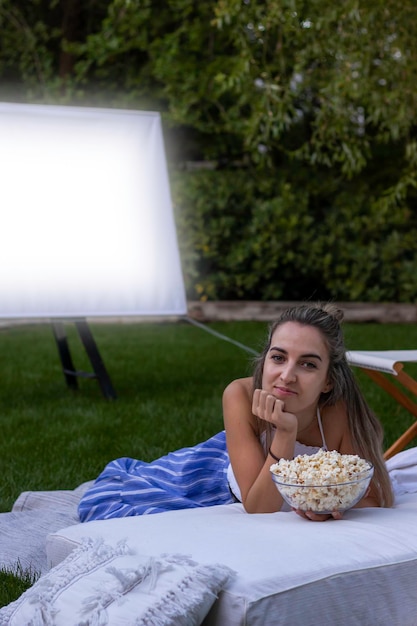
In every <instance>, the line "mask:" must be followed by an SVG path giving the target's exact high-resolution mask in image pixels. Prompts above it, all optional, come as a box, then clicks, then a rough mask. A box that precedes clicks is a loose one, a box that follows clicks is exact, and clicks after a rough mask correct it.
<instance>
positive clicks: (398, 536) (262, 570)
mask: <svg viewBox="0 0 417 626" xmlns="http://www.w3.org/2000/svg"><path fill="white" fill-rule="evenodd" d="M416 519H417V494H415V493H413V494H407V495H404V496H401V497H400V498H399V499H398V502H397V505H396V507H395V508H393V509H376V508H369V509H355V510H351V511H349V512H348V513H346V514H345V516H344V517H343V519H342V520H338V521H335V520H329V521H327V522H325V523H313V522H308V521H306V520H304V519H301V518H300V517H298V516H297V515H296V514H295V513H283V512H281V513H272V514H261V515H249V514H247V513H245V512H244V510H243V508H242V505H240V504H232V505H223V506H217V507H209V508H204V509H190V510H183V511H171V512H167V513H161V514H156V515H145V516H141V517H128V518H120V519H112V520H106V521H94V522H88V523H86V524H77V525H75V526H71V527H68V528H65V529H63V530H61V531H59V532H55V533H52V534H51V535H49V537H48V539H47V558H48V562H49V564H50V565H51V566H54V565H56V564H57V563H59V562H60V561H61V560H62V559H64V558H66V557H67V555H68V554H70V553H71V551H72V550H73V549H74V548H75V547H77V546H79V545H80V544H81V542H82V540H83V538H85V537H88V538H90V539H93V540H96V539H99V538H102V539H103V540H104V541H105V542H106V543H108V544H110V545H117V544H118V542H120V541H121V540H126V541H127V542H128V544H129V545H130V546H131V547H132V548H134V549H135V550H136V551H137V552H138V553H140V554H150V555H152V554H153V555H159V554H161V552H168V553H181V554H188V555H190V557H192V558H193V559H195V560H196V561H197V562H199V563H201V564H209V563H213V562H216V563H223V564H224V565H226V566H227V567H229V568H231V569H232V570H233V571H235V572H237V576H236V578H234V579H233V580H230V581H229V582H228V583H227V585H226V587H225V589H224V590H223V591H222V593H221V594H220V596H219V599H218V600H217V601H216V602H215V604H214V605H213V607H212V609H211V611H210V613H209V615H208V616H207V618H206V620H205V621H204V624H205V625H207V626H208V625H210V626H213V625H216V626H226V625H227V626H238V625H241V624H245V623H247V624H250V625H251V626H258V625H259V626H261V625H262V626H268V625H271V626H276V625H277V624H291V626H298V624H300V625H302V626H305V624H306V623H312V622H311V620H312V616H313V617H314V620H315V623H316V622H317V623H320V624H322V625H327V624H328V625H329V626H330V625H332V626H333V625H334V624H335V623H345V624H349V625H355V624H358V626H364V625H366V624H378V625H385V624H386V625H387V626H388V625H390V626H391V625H392V624H394V623H395V624H401V625H402V626H407V625H410V626H411V625H413V626H415V624H416V614H417V585H416V584H415V571H416V567H417V533H416V531H415V528H416ZM245 620H246V621H245Z"/></svg>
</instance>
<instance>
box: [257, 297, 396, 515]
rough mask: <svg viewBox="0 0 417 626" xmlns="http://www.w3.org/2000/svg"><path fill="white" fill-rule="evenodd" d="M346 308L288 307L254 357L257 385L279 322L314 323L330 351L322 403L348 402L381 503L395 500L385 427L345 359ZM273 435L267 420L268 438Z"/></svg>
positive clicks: (358, 446)
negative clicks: (387, 463)
mask: <svg viewBox="0 0 417 626" xmlns="http://www.w3.org/2000/svg"><path fill="white" fill-rule="evenodd" d="M342 320H343V311H341V310H340V309H339V308H338V307H336V306H335V305H334V304H331V303H326V304H319V303H317V304H302V305H299V306H294V307H290V308H288V309H286V310H285V311H284V312H283V313H282V314H281V316H280V317H279V318H278V319H277V320H276V321H275V322H274V323H273V324H271V326H270V328H269V334H268V339H267V342H266V344H265V347H264V349H263V350H262V352H261V353H260V355H259V356H258V357H257V358H256V359H255V363H254V365H255V367H254V373H253V384H254V389H261V388H262V376H263V368H264V363H265V358H266V355H267V353H268V351H269V348H270V346H271V340H272V335H273V333H274V332H275V330H276V329H277V328H278V326H281V325H282V324H285V323H287V322H297V323H298V324H303V325H305V326H314V328H317V330H318V331H319V332H320V333H321V335H322V337H323V339H324V341H325V343H326V345H327V348H328V351H329V372H328V376H329V381H330V382H331V384H332V388H331V390H330V391H328V392H326V393H322V395H321V397H320V400H319V406H320V408H323V407H324V406H326V405H334V404H336V403H337V402H339V401H340V400H343V402H344V403H345V405H346V410H347V415H348V419H349V425H350V430H351V436H352V441H353V445H354V447H355V449H356V450H357V454H358V455H359V456H361V457H363V458H365V459H367V460H369V461H370V462H371V463H373V466H374V482H375V485H376V487H377V490H378V494H379V504H380V506H385V507H390V506H392V504H393V493H392V487H391V481H390V479H389V476H388V472H387V470H386V466H385V462H384V458H383V429H382V425H381V422H380V421H379V419H378V418H377V417H376V415H375V414H374V412H373V411H372V410H371V408H370V407H369V406H368V404H367V402H366V400H365V398H364V396H363V394H362V391H361V390H360V388H359V386H358V383H357V381H356V379H355V376H354V374H353V372H352V370H351V368H350V366H349V364H348V362H347V360H346V348H345V342H344V337H343V332H342V328H341V321H342ZM271 436H272V433H271V428H270V425H269V423H268V424H267V439H269V438H270V437H271Z"/></svg>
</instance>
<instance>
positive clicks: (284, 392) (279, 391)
mask: <svg viewBox="0 0 417 626" xmlns="http://www.w3.org/2000/svg"><path fill="white" fill-rule="evenodd" d="M296 393H297V392H296V391H293V390H292V389H288V388H287V387H274V395H275V396H286V397H288V396H295V395H296Z"/></svg>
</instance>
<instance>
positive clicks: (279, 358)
mask: <svg viewBox="0 0 417 626" xmlns="http://www.w3.org/2000/svg"><path fill="white" fill-rule="evenodd" d="M271 358H272V360H273V361H275V362H276V363H282V362H283V360H284V357H283V356H282V354H273V355H272V357H271Z"/></svg>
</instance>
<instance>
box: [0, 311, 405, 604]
mask: <svg viewBox="0 0 417 626" xmlns="http://www.w3.org/2000/svg"><path fill="white" fill-rule="evenodd" d="M90 328H91V330H92V332H93V335H94V338H95V340H96V342H97V345H98V348H99V350H100V353H101V356H102V358H103V361H104V363H105V365H106V367H107V369H108V372H109V374H110V377H111V380H112V383H113V386H114V388H115V390H116V393H117V395H118V398H117V399H116V400H111V401H109V400H106V399H105V398H104V397H103V396H102V394H101V391H100V388H99V386H98V383H97V381H95V380H88V379H79V389H78V390H77V391H73V390H71V389H69V388H68V387H67V386H66V383H65V380H64V376H63V373H62V369H61V364H60V361H59V357H58V352H57V348H56V345H55V340H54V337H53V334H52V329H51V327H50V326H49V325H35V324H34V325H27V326H17V327H14V328H4V329H1V330H0V363H1V366H0V368H1V369H0V420H1V427H2V428H1V432H2V437H1V438H0V463H1V483H0V510H1V511H9V510H10V509H11V507H12V505H13V502H14V501H15V500H16V498H17V497H18V495H19V494H20V493H21V492H22V491H27V490H47V489H72V488H74V487H76V486H77V485H79V484H80V483H82V482H84V481H86V480H90V479H92V478H94V477H95V476H96V475H97V474H98V473H99V472H100V471H101V470H102V468H103V467H104V465H105V464H106V463H107V462H108V461H110V460H111V459H114V458H117V457H119V456H132V457H135V458H140V459H143V460H147V461H149V460H152V459H154V458H156V457H158V456H160V455H162V454H165V453H167V452H168V451H170V450H173V449H176V448H179V447H183V446H189V445H193V444H195V443H197V442H199V441H202V440H204V439H206V438H208V437H210V436H211V435H213V434H214V433H216V432H218V431H219V430H220V429H222V427H223V422H222V411H221V395H222V391H223V389H224V387H225V386H226V385H227V383H228V382H229V381H231V380H232V379H233V378H236V377H240V376H246V375H248V374H249V373H250V371H251V362H252V358H253V357H252V355H251V354H249V353H248V352H246V351H244V350H242V349H241V348H239V347H237V346H236V345H234V344H232V343H230V342H226V341H222V340H220V339H218V338H217V337H214V336H213V335H212V334H209V333H206V332H204V330H202V329H200V328H197V327H195V326H192V325H190V324H188V323H186V322H179V323H158V324H157V323H142V324H130V323H124V324H115V325H111V324H108V323H98V324H94V325H90ZM210 328H212V329H214V330H216V331H217V332H220V333H222V334H224V335H226V336H227V337H230V338H231V339H234V340H236V341H238V342H240V343H242V344H244V345H246V346H248V347H250V348H252V349H254V350H259V349H260V347H261V345H262V343H263V341H264V339H265V337H266V330H267V325H266V324H265V323H261V322H228V323H225V322H224V323H222V322H217V323H213V324H210ZM66 330H67V334H68V338H69V343H70V347H71V352H72V356H73V360H74V364H75V366H76V368H77V369H80V370H85V371H91V366H90V363H89V361H88V359H87V356H86V354H85V351H84V349H83V347H82V345H81V342H80V341H79V339H78V335H77V334H76V331H75V328H74V326H73V325H72V324H68V325H66ZM345 335H346V343H347V347H348V349H352V350H355V349H357V350H372V349H380V350H383V349H393V348H396V349H411V348H415V347H416V346H417V326H415V325H407V324H392V325H378V324H347V325H346V326H345ZM408 370H409V371H410V373H411V374H412V375H414V376H417V365H416V364H414V365H413V366H411V367H410V368H408ZM355 372H357V375H358V379H359V382H360V384H361V386H362V388H363V391H364V393H365V396H366V397H367V399H368V401H369V403H370V404H371V406H372V407H373V409H374V410H375V411H376V413H377V414H378V415H379V417H380V419H381V421H382V423H383V425H384V429H385V437H386V440H385V446H386V447H388V446H389V445H390V444H391V443H392V442H393V441H394V440H395V439H396V438H397V437H398V436H399V434H400V433H401V432H402V431H403V430H404V429H405V428H406V427H407V426H408V425H410V424H411V423H412V417H411V416H410V414H409V413H407V412H406V411H405V410H404V409H402V408H401V407H399V406H398V405H397V404H396V403H395V401H394V400H393V399H391V398H390V397H389V396H388V395H387V394H386V393H385V392H384V391H383V390H381V389H380V388H379V387H377V386H376V385H375V384H374V383H373V382H372V381H371V380H369V379H368V378H367V377H366V376H365V375H364V374H363V373H361V372H360V371H359V370H355ZM414 445H415V442H414ZM18 574H19V575H18V577H17V578H16V577H13V576H12V577H10V575H9V573H6V572H3V573H2V574H0V605H2V604H6V603H8V602H10V601H11V600H12V599H14V597H17V596H18V595H19V594H20V593H21V590H22V584H23V586H24V585H26V586H27V585H29V584H30V582H31V581H32V578H31V577H30V575H28V576H27V578H26V579H25V577H24V575H23V573H22V572H18Z"/></svg>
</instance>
